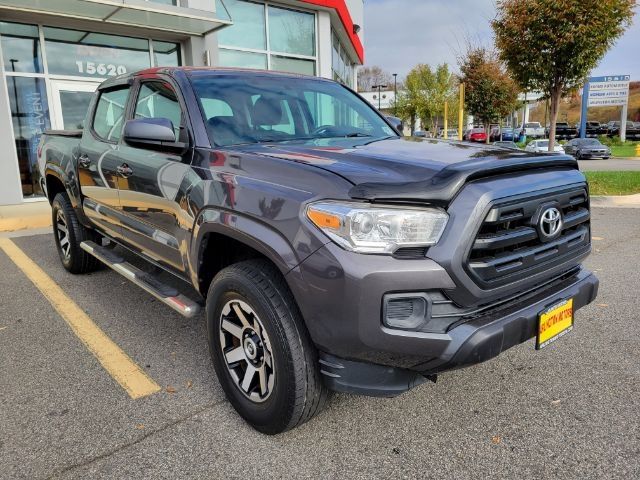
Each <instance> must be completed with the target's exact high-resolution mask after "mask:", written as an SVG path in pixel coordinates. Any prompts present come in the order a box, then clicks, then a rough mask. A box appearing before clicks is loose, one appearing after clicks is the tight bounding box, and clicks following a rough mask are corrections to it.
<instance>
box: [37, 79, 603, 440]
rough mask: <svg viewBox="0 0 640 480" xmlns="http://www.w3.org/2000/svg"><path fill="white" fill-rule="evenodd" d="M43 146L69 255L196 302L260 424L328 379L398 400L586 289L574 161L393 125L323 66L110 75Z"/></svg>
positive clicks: (585, 248) (224, 373) (242, 399)
mask: <svg viewBox="0 0 640 480" xmlns="http://www.w3.org/2000/svg"><path fill="white" fill-rule="evenodd" d="M38 154H39V165H40V168H41V172H42V174H43V176H42V178H43V187H44V188H45V190H46V194H47V196H48V198H49V201H50V202H51V205H52V215H53V231H54V239H55V245H56V248H57V252H58V254H59V256H60V259H61V261H62V264H63V265H64V267H65V268H66V269H67V270H68V271H69V272H71V273H75V274H81V273H86V272H90V271H92V270H94V269H96V268H98V267H99V266H100V265H103V264H105V265H107V266H109V267H110V268H112V269H114V270H115V271H116V272H118V273H120V274H122V275H124V276H125V277H126V278H127V279H129V280H130V281H131V282H133V283H134V284H136V285H138V286H139V287H141V288H143V289H144V290H146V291H147V292H148V293H149V294H150V295H153V296H154V297H155V298H157V299H158V300H159V301H161V302H163V303H165V304H166V305H167V306H169V307H171V308H173V309H174V310H175V311H177V312H179V313H180V314H182V315H184V316H186V317H194V316H196V315H198V312H199V310H200V309H201V307H204V308H205V310H206V314H205V317H206V323H207V331H208V344H209V349H210V354H211V357H212V361H213V365H214V367H215V370H216V373H217V375H218V378H219V380H220V383H221V385H222V388H223V389H224V391H225V393H226V395H227V397H228V399H229V400H230V402H231V403H232V405H233V406H234V407H235V409H236V410H237V412H238V413H239V414H240V415H241V416H242V417H244V418H245V419H246V421H247V422H249V423H250V424H251V425H252V426H253V427H255V428H256V429H258V430H259V431H261V432H265V433H269V434H275V433H279V432H283V431H285V430H288V429H290V428H293V427H295V426H297V425H300V424H301V423H303V422H305V421H307V420H308V419H310V418H311V417H313V416H314V415H315V414H316V413H317V412H319V411H320V410H321V409H322V407H323V405H324V404H325V403H326V399H327V394H328V391H331V390H335V391H340V392H349V393H354V394H364V395H372V396H394V395H398V394H401V393H402V392H405V391H407V390H408V389H410V388H412V387H414V386H416V385H419V384H421V383H423V382H424V381H426V380H432V381H435V379H436V376H437V375H438V374H440V373H442V372H445V371H448V370H453V369H457V368H460V367H465V366H468V365H473V364H477V363H479V362H484V361H486V360H489V359H491V358H493V357H496V356H497V355H499V354H500V353H501V352H503V351H505V350H507V349H508V348H510V347H513V346H514V345H518V344H521V343H524V342H526V341H528V340H530V339H534V338H535V346H536V348H543V347H545V346H546V345H548V344H550V343H551V342H553V341H554V340H556V339H558V338H560V337H562V336H563V335H565V334H566V333H567V332H570V331H571V329H572V328H573V326H574V318H575V312H576V310H578V309H579V308H581V307H583V306H585V305H586V304H588V303H590V302H592V301H593V300H594V298H595V296H596V293H597V289H598V280H597V279H596V277H595V276H594V275H593V274H592V273H591V272H589V271H587V270H586V269H585V268H584V267H582V265H581V262H582V261H583V260H584V259H585V257H587V255H588V254H589V252H590V250H591V227H590V208H589V189H588V185H587V182H586V180H585V177H584V175H583V174H582V173H581V172H580V171H579V170H578V166H577V163H576V160H575V159H574V158H572V157H570V156H567V155H564V154H553V153H550V154H549V153H547V154H535V153H529V152H522V151H515V150H512V149H501V148H496V147H491V146H486V145H470V144H464V143H459V142H454V141H444V140H430V139H417V138H403V137H401V136H400V135H399V134H398V132H397V131H396V130H395V129H394V128H393V125H392V124H391V123H390V122H389V121H388V120H387V119H385V118H384V117H383V116H382V115H381V114H380V113H378V112H377V111H376V110H375V109H374V108H372V107H371V106H370V105H369V104H368V103H367V102H366V101H365V100H363V99H362V98H361V97H359V96H358V95H357V94H356V93H354V92H353V91H351V90H350V89H349V88H347V87H345V86H343V85H340V84H339V83H336V82H333V81H329V80H324V79H319V78H313V77H305V76H296V75H289V74H280V73H272V72H258V71H245V70H225V69H209V68H184V67H182V68H159V69H151V70H146V71H142V72H138V73H136V74H129V75H124V76H120V77H116V78H112V79H109V80H107V81H105V82H104V83H103V84H102V85H100V86H99V87H98V90H97V91H96V93H95V96H94V99H93V101H92V102H91V105H90V108H89V111H88V113H87V116H86V120H85V122H84V125H83V129H82V130H78V131H75V130H65V131H50V132H47V133H46V134H45V135H44V136H43V138H42V140H41V143H40V145H39V149H38ZM166 272H169V273H170V274H171V275H169V277H175V279H176V280H175V281H168V280H166V277H167V274H166ZM532 361H533V359H532Z"/></svg>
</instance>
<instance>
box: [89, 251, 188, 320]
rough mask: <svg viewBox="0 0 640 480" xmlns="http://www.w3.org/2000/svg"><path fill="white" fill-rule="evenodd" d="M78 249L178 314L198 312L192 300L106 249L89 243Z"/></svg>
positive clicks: (185, 314)
mask: <svg viewBox="0 0 640 480" xmlns="http://www.w3.org/2000/svg"><path fill="white" fill-rule="evenodd" d="M80 248H82V249H83V250H84V251H85V252H87V253H89V254H91V255H93V256H94V257H96V258H97V259H98V260H100V261H101V262H102V263H104V264H105V265H107V266H108V267H110V268H112V269H113V270H115V271H116V272H118V273H119V274H120V275H122V276H123V277H125V278H126V279H127V280H130V281H131V282H133V283H135V284H136V285H138V286H139V287H140V288H142V289H143V290H145V291H147V292H148V293H150V294H151V295H153V296H154V297H156V298H157V299H158V300H160V301H161V302H162V303H164V304H165V305H168V306H170V307H171V308H173V309H174V310H175V311H176V312H178V313H179V314H181V315H184V316H185V317H187V318H191V317H194V316H196V315H197V314H198V313H199V312H200V305H198V304H197V303H196V302H195V301H194V300H192V299H190V298H189V297H186V296H184V295H182V294H181V293H180V292H178V291H177V290H176V289H175V288H173V287H171V286H169V285H166V284H164V283H162V282H160V281H159V280H158V279H157V278H156V277H154V276H153V275H152V274H150V273H146V272H143V271H142V270H140V269H139V268H137V267H134V266H133V265H131V264H130V263H128V262H126V261H125V260H124V258H122V257H120V256H118V255H117V254H115V253H114V252H113V251H111V250H109V249H108V248H104V247H101V246H100V245H98V244H96V243H94V242H89V241H87V242H82V243H81V244H80Z"/></svg>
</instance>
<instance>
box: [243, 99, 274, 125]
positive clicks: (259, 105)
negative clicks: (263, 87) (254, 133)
mask: <svg viewBox="0 0 640 480" xmlns="http://www.w3.org/2000/svg"><path fill="white" fill-rule="evenodd" d="M251 120H252V122H253V125H254V126H261V125H278V124H279V123H280V121H281V120H282V103H281V99H279V98H277V97H265V96H261V97H260V98H259V99H258V100H257V101H256V103H255V105H254V106H253V111H252V115H251Z"/></svg>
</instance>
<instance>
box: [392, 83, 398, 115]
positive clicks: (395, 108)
mask: <svg viewBox="0 0 640 480" xmlns="http://www.w3.org/2000/svg"><path fill="white" fill-rule="evenodd" d="M393 116H394V117H397V116H398V74H397V73H394V74H393Z"/></svg>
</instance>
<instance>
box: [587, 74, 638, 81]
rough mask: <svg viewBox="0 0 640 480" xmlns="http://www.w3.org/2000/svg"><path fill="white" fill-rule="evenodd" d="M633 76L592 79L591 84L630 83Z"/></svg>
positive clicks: (608, 76) (610, 76)
mask: <svg viewBox="0 0 640 480" xmlns="http://www.w3.org/2000/svg"><path fill="white" fill-rule="evenodd" d="M630 80H631V75H605V76H604V77H591V78H589V83H595V82H629V81H630Z"/></svg>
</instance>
